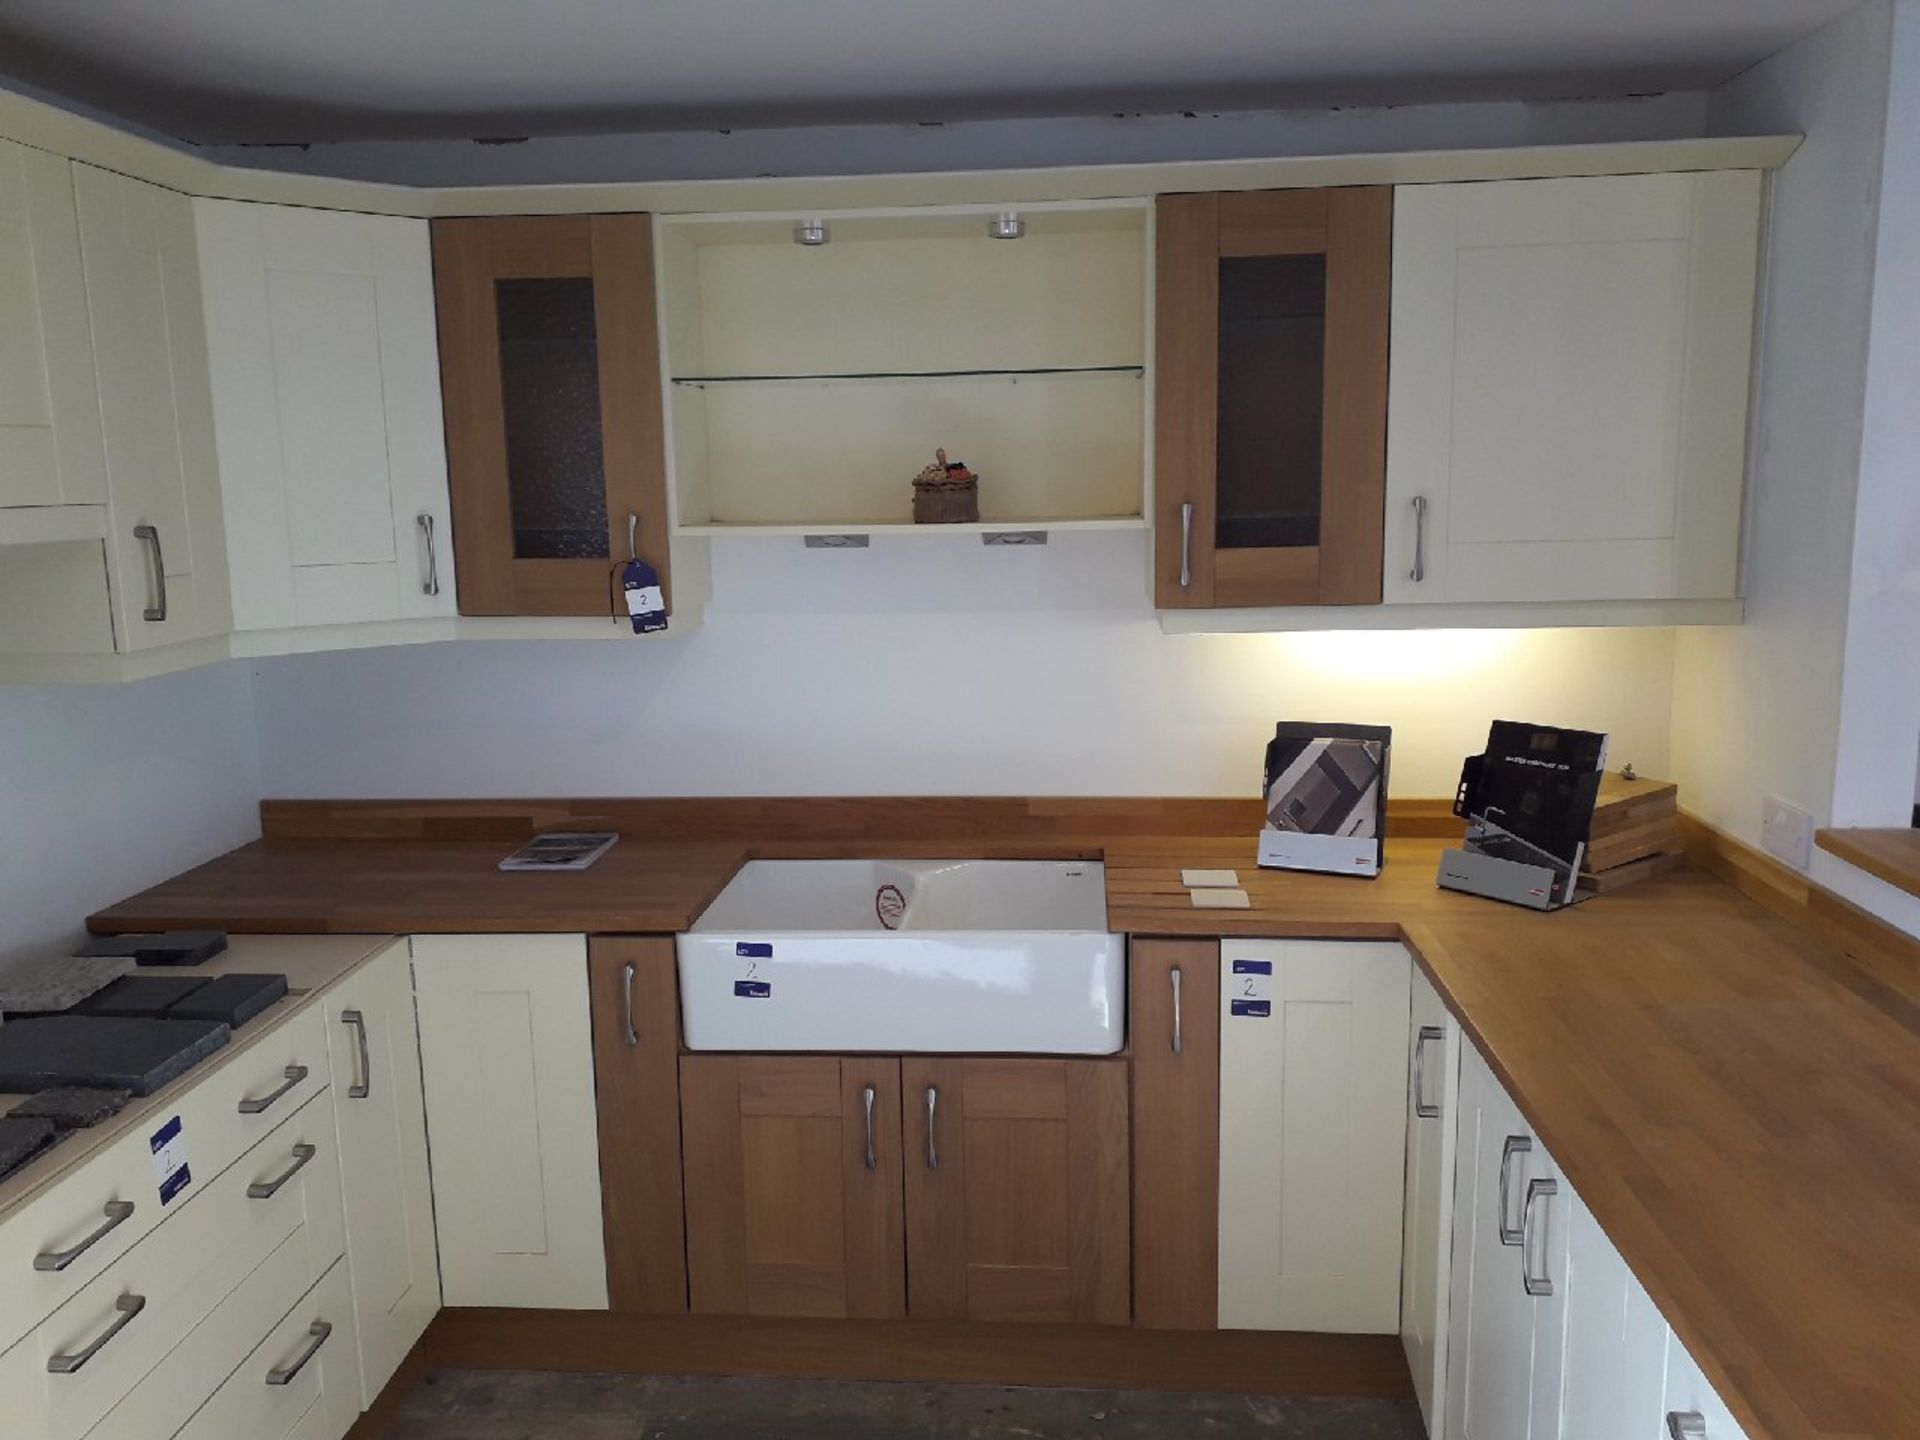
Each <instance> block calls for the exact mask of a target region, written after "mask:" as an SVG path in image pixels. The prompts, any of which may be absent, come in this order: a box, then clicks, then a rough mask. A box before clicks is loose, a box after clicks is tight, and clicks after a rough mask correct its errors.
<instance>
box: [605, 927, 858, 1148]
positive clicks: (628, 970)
mask: <svg viewBox="0 0 1920 1440" xmlns="http://www.w3.org/2000/svg"><path fill="white" fill-rule="evenodd" d="M620 990H621V994H622V995H623V996H624V997H625V999H626V1002H627V1048H628V1049H629V1050H631V1049H632V1048H633V1047H634V1046H636V1045H638V1044H639V1043H640V1032H639V1031H638V1030H636V1029H634V1028H633V966H632V965H631V964H627V965H623V966H621V967H620ZM867 1168H868V1169H869V1170H871V1169H872V1168H873V1167H872V1166H871V1165H869V1166H868V1167H867Z"/></svg>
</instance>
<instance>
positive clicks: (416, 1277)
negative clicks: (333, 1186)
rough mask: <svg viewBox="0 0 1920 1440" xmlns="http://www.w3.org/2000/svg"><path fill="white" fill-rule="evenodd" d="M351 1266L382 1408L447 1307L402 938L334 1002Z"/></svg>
mask: <svg viewBox="0 0 1920 1440" xmlns="http://www.w3.org/2000/svg"><path fill="white" fill-rule="evenodd" d="M326 1018H327V1052H328V1057H329V1059H330V1061H331V1063H332V1068H333V1097H332V1103H333V1119H334V1128H335V1131H336V1133H337V1134H338V1136H339V1138H340V1183H341V1189H342V1191H343V1193H344V1194H345V1197H346V1209H347V1260H348V1272H349V1276H350V1278H351V1280H352V1286H353V1301H354V1312H355V1316H356V1320H357V1325H356V1330H357V1332H358V1336H359V1344H360V1363H359V1366H358V1367H357V1368H358V1371H359V1374H360V1376H361V1379H362V1383H363V1385H364V1387H365V1388H364V1394H363V1395H362V1397H361V1398H362V1399H363V1400H364V1401H365V1403H367V1404H369V1405H371V1404H372V1403H373V1397H374V1396H376V1395H378V1394H379V1393H380V1391H381V1390H382V1389H383V1388H384V1387H385V1386H386V1383H387V1381H388V1380H390V1379H391V1378H392V1377H393V1372H394V1370H395V1369H396V1368H398V1366H399V1364H400V1362H401V1361H402V1360H404V1359H405V1358H406V1355H407V1352H408V1351H409V1350H411V1349H412V1348H413V1342H414V1341H416V1340H418V1339H419V1338H420V1333H421V1331H423V1330H425V1329H426V1328H427V1322H428V1321H429V1320H431V1319H433V1317H434V1315H435V1313H436V1312H437V1311H438V1310H439V1309H440V1260H439V1256H438V1253H437V1251H436V1248H435V1242H434V1233H433V1194H432V1180H431V1177H430V1174H429V1171H428V1167H427V1112H426V1100H425V1097H424V1095H423V1094H422V1093H421V1088H420V1037H419V1032H418V1031H417V1029H416V1028H415V1025H414V1017H413V969H412V965H411V955H410V952H409V950H408V946H407V942H406V941H405V940H396V941H394V942H393V943H392V944H391V945H389V946H388V947H387V948H386V949H385V950H383V951H381V952H380V954H378V955H376V956H374V957H373V959H371V960H369V961H367V963H366V964H364V965H362V966H361V967H360V968H359V969H358V970H356V971H355V972H354V973H353V974H351V975H349V976H348V977H347V978H346V979H345V980H343V981H341V982H340V983H339V984H338V985H336V986H334V987H333V988H332V989H331V990H330V991H328V992H327V995H326Z"/></svg>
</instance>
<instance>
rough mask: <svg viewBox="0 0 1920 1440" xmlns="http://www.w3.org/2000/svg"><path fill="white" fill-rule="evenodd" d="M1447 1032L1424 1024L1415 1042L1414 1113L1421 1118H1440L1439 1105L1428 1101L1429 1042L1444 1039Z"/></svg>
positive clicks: (1436, 1026)
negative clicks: (1430, 1103)
mask: <svg viewBox="0 0 1920 1440" xmlns="http://www.w3.org/2000/svg"><path fill="white" fill-rule="evenodd" d="M1446 1038H1447V1032H1446V1031H1445V1030H1443V1029H1441V1028H1440V1027H1439V1026H1438V1025H1422V1026H1421V1027H1420V1033H1419V1035H1418V1036H1416V1037H1415V1039H1414V1042H1413V1113H1414V1115H1415V1116H1416V1117H1418V1118H1419V1119H1421V1120H1438V1119H1439V1118H1440V1107H1439V1105H1437V1104H1435V1105H1429V1104H1428V1103H1427V1042H1428V1041H1429V1040H1444V1039H1446Z"/></svg>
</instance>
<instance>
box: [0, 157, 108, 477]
mask: <svg viewBox="0 0 1920 1440" xmlns="http://www.w3.org/2000/svg"><path fill="white" fill-rule="evenodd" d="M106 499H107V461H106V452H105V449H104V446H103V443H102V440H101V436H100V406H99V396H98V393H97V391H96V389H95V386H94V374H93V338H92V336H91V334H90V333H89V331H88V328H87V296H86V287H85V282H84V280H83V279H82V277H81V269H80V228H79V219H78V216H77V214H76V212H75V209H74V198H73V172H72V169H71V167H70V166H69V165H68V164H67V162H66V161H64V160H62V159H60V158H59V157H58V156H57V155H52V154H49V153H48V152H47V151H45V150H37V149H30V148H29V147H27V146H25V145H19V144H16V143H14V142H13V141H11V140H0V507H13V506H52V505H104V504H105V503H106Z"/></svg>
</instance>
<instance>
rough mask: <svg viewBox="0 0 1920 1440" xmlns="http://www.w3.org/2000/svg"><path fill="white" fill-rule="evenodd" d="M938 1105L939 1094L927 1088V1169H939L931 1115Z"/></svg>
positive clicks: (937, 1150) (938, 1151) (930, 1087)
mask: <svg viewBox="0 0 1920 1440" xmlns="http://www.w3.org/2000/svg"><path fill="white" fill-rule="evenodd" d="M939 1104H940V1092H939V1091H938V1090H937V1089H935V1088H934V1087H933V1086H931V1085H929V1086H927V1169H929V1170H938V1169H939V1168H940V1150H939V1147H938V1146H936V1145H935V1144H934V1142H933V1115H934V1111H935V1109H936V1108H937V1107H938V1106H939Z"/></svg>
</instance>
